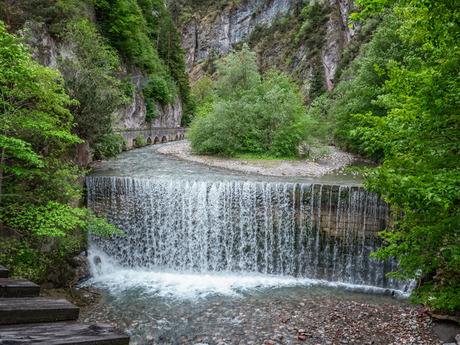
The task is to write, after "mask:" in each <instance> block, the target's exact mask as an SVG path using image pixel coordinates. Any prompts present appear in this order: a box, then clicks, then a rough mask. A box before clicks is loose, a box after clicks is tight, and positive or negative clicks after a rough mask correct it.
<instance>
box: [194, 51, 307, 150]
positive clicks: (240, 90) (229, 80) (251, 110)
mask: <svg viewBox="0 0 460 345" xmlns="http://www.w3.org/2000/svg"><path fill="white" fill-rule="evenodd" d="M219 74H220V79H219V81H218V83H217V85H216V92H215V94H214V95H211V96H210V97H208V98H205V99H207V101H205V102H203V103H202V104H201V105H200V107H199V109H198V114H200V115H201V116H197V118H196V119H195V120H194V121H193V122H192V124H191V126H190V131H189V136H188V137H189V138H190V140H191V143H192V148H193V149H194V150H195V151H196V152H212V153H218V154H225V155H229V156H232V155H235V154H237V153H255V154H259V155H266V154H268V155H270V156H274V157H282V156H288V157H292V156H296V155H297V154H298V147H299V145H300V143H301V142H302V140H303V139H304V135H305V133H306V128H307V124H308V122H309V121H308V120H309V119H308V118H307V117H306V115H305V112H306V109H305V107H304V106H303V103H302V97H301V95H300V94H299V92H298V90H297V89H296V87H295V85H294V84H293V82H292V81H291V80H290V79H289V78H287V77H286V76H285V75H284V74H280V73H278V72H276V71H271V72H269V73H267V75H266V76H265V77H264V80H263V81H262V80H261V77H260V75H259V73H258V70H257V66H256V64H255V56H254V53H251V52H250V51H249V48H248V47H247V45H245V46H244V47H243V49H242V50H241V52H238V53H232V54H231V55H229V56H228V58H227V63H226V65H225V66H221V69H220V72H219Z"/></svg>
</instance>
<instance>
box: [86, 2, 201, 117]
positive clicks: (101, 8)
mask: <svg viewBox="0 0 460 345" xmlns="http://www.w3.org/2000/svg"><path fill="white" fill-rule="evenodd" d="M94 3H95V8H96V15H97V18H98V21H99V26H100V28H101V31H102V33H103V34H104V36H105V37H107V38H108V39H109V41H110V42H111V44H112V45H113V46H114V47H116V48H117V49H118V51H119V52H120V54H122V56H125V57H126V58H127V59H128V60H129V61H130V62H131V63H132V64H134V65H135V66H136V67H138V68H140V69H141V70H142V71H143V72H144V73H145V74H147V75H149V76H150V80H151V83H149V87H148V88H147V89H144V90H143V92H144V97H145V99H146V102H147V106H148V107H149V110H148V118H147V121H150V120H151V119H152V118H153V116H154V107H153V105H154V104H155V101H159V102H160V103H162V104H167V103H171V102H175V101H176V96H177V95H178V94H179V95H180V98H181V100H182V103H183V109H184V121H186V123H188V121H190V118H191V116H192V115H193V112H194V105H193V102H192V100H191V98H190V86H189V83H188V75H187V74H186V72H185V59H184V54H183V51H182V47H181V41H180V37H179V34H178V32H177V28H176V26H175V25H174V22H173V20H172V17H171V14H170V12H169V11H168V10H167V8H165V6H164V3H163V1H161V0H137V1H136V0H116V1H107V0H96V1H95V2H94Z"/></svg>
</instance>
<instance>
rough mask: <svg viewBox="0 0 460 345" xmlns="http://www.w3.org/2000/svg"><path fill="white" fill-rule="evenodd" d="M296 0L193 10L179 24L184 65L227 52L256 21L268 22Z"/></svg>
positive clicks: (252, 1) (245, 37)
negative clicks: (206, 10)
mask: <svg viewBox="0 0 460 345" xmlns="http://www.w3.org/2000/svg"><path fill="white" fill-rule="evenodd" d="M297 1H298V0H274V1H268V2H267V1H266V0H250V1H248V2H243V3H241V4H240V5H239V6H238V7H233V6H232V5H228V6H227V7H225V9H224V10H223V11H221V12H219V11H211V12H209V13H208V14H205V13H196V14H195V16H194V18H192V19H191V20H190V21H189V22H188V23H187V24H186V25H185V26H184V27H183V28H182V42H183V46H184V48H185V52H186V62H187V69H188V71H191V70H192V68H193V67H194V66H195V65H196V64H197V63H200V62H203V61H204V60H205V59H207V58H209V57H213V56H214V55H216V54H217V55H225V54H228V53H229V52H230V51H231V50H232V47H233V45H234V44H237V43H239V42H242V41H247V40H248V38H249V35H250V34H251V32H252V30H253V29H254V27H255V26H256V25H257V24H263V23H266V24H268V25H270V24H271V22H272V20H273V18H275V16H283V15H286V14H287V13H289V11H291V10H292V8H293V6H294V4H295V3H296V2H297Z"/></svg>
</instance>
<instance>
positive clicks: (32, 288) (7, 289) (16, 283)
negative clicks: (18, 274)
mask: <svg viewBox="0 0 460 345" xmlns="http://www.w3.org/2000/svg"><path fill="white" fill-rule="evenodd" d="M39 294H40V286H38V285H37V284H34V283H32V282H30V281H28V280H25V279H9V278H0V297H37V296H38V295H39Z"/></svg>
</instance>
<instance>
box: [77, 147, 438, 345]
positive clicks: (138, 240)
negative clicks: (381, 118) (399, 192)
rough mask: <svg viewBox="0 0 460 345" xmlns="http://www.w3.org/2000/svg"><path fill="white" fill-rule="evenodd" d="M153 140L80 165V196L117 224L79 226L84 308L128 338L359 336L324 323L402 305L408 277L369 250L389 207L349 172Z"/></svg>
mask: <svg viewBox="0 0 460 345" xmlns="http://www.w3.org/2000/svg"><path fill="white" fill-rule="evenodd" d="M157 147H158V146H148V147H145V148H142V149H138V150H134V151H130V152H126V153H123V154H121V155H120V156H119V157H118V158H117V160H114V161H109V162H102V163H101V164H100V165H99V166H98V168H97V169H95V171H94V172H93V173H92V174H91V175H90V176H88V178H87V188H88V206H89V207H91V208H92V209H93V210H94V211H95V212H96V213H97V214H99V215H103V216H106V217H107V219H108V220H109V221H110V222H111V223H113V224H114V225H116V226H118V227H119V228H121V229H122V230H124V232H125V234H126V235H125V237H118V238H112V239H110V240H105V239H99V238H93V239H92V245H91V248H90V261H91V262H92V274H93V276H92V278H91V279H90V280H89V281H87V282H86V283H85V284H92V285H94V286H96V287H98V288H101V289H102V290H103V291H104V297H103V299H102V302H101V305H100V307H99V308H97V309H95V310H93V311H92V312H91V313H89V314H87V315H85V316H84V317H85V318H86V319H87V320H101V319H102V320H107V321H111V322H115V323H117V324H118V325H119V326H120V327H122V328H123V329H126V330H127V331H128V332H129V333H130V334H131V335H132V343H134V344H187V343H190V344H209V345H211V344H212V345H216V344H220V345H224V344H226V345H229V344H272V343H273V344H297V343H312V344H323V343H330V344H332V343H333V342H334V341H336V340H335V339H336V338H337V337H339V338H340V337H342V338H344V339H346V341H347V342H348V341H350V343H364V342H361V341H364V339H368V338H369V337H370V338H372V337H375V336H377V334H372V333H371V334H367V335H359V332H357V331H351V330H350V331H349V332H345V333H346V335H344V330H343V329H344V327H345V326H343V327H339V329H341V331H340V332H337V331H334V332H333V331H332V330H329V331H328V329H327V327H326V326H327V324H329V325H331V320H334V318H335V317H337V318H338V319H337V322H339V321H340V322H351V323H353V322H356V319H357V318H361V319H362V318H363V315H368V316H369V315H370V316H369V318H370V319H372V320H374V319H375V320H379V322H380V323H381V322H382V318H383V319H385V318H388V321H387V322H393V321H396V320H397V319H398V318H396V317H391V316H389V315H390V314H391V313H396V314H398V315H399V314H401V313H402V312H401V310H405V308H406V310H407V313H408V315H412V312H413V313H414V314H413V317H415V315H416V312H415V311H413V310H412V309H410V308H409V307H408V306H407V305H406V304H405V303H406V302H405V298H406V297H407V296H408V291H410V289H411V287H410V284H409V283H407V282H401V281H398V280H395V279H391V278H388V277H386V273H388V272H389V271H392V270H395V269H397V263H395V262H392V261H390V260H387V261H385V262H380V261H378V260H375V259H370V257H369V256H370V253H371V252H372V251H374V250H376V249H377V248H378V246H379V245H380V241H379V239H378V237H377V236H376V234H377V232H378V231H379V230H381V229H382V227H384V226H385V224H386V222H387V221H389V219H390V215H389V211H388V206H387V205H386V204H385V203H383V202H382V201H380V200H379V199H378V198H377V196H376V195H374V194H372V193H369V192H368V191H366V190H365V189H363V188H360V187H359V184H360V181H359V179H357V178H356V175H353V174H350V175H340V176H338V175H336V174H330V175H327V176H323V177H321V178H317V179H312V178H301V177H289V178H287V177H279V178H278V177H262V176H254V175H245V174H240V173H236V172H230V171H225V170H221V169H217V168H212V167H209V166H204V165H200V164H196V163H191V162H186V161H182V160H179V159H176V158H172V157H168V156H164V155H159V154H157V153H155V150H156V149H157ZM390 221H391V220H390ZM373 308H374V309H375V308H379V309H382V308H383V309H385V310H387V312H386V313H384V314H382V315H378V313H376V312H375V311H373V310H374V309H373ZM344 311H345V312H346V313H345V314H344ZM363 313H364V314H363ZM334 315H335V316H334ZM391 315H392V314H391ZM411 317H412V316H411ZM348 318H350V320H348ZM407 320H409V319H407ZM407 320H406V321H407ZM375 323H376V324H377V323H378V322H375ZM308 325H310V326H309V327H310V330H309V331H306V330H305V329H303V328H306V327H308ZM337 325H338V324H337ZM332 326H333V324H332ZM332 326H331V327H332ZM325 327H326V328H325ZM333 328H334V327H333ZM345 328H347V327H345ZM301 331H303V332H301ZM420 332H422V329H421V330H420ZM387 333H388V332H387ZM379 334H380V333H379ZM382 334H385V332H382ZM420 334H422V333H420ZM302 337H305V339H303V338H302ZM387 338H388V339H395V336H393V335H392V336H391V337H390V336H389V335H387ZM385 339H386V338H385ZM352 340H353V341H352ZM340 341H341V340H340ZM385 341H386V340H385ZM270 342H272V343H270ZM428 343H429V342H428ZM386 344H389V343H386Z"/></svg>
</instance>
